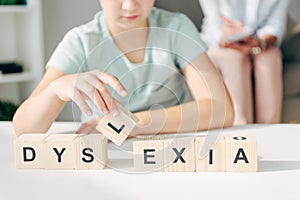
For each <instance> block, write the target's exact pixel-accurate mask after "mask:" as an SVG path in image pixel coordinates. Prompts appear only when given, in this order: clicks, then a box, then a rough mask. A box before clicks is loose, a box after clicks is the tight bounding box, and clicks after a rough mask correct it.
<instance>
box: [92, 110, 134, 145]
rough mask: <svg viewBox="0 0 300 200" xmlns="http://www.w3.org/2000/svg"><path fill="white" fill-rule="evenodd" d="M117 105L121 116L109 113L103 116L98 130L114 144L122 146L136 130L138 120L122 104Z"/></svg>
mask: <svg viewBox="0 0 300 200" xmlns="http://www.w3.org/2000/svg"><path fill="white" fill-rule="evenodd" d="M117 105H118V108H119V111H120V114H119V115H118V116H113V115H112V113H109V114H107V115H105V116H103V118H102V119H101V120H100V122H99V123H98V125H97V127H96V129H97V130H98V131H99V132H100V133H102V134H103V135H104V136H105V137H107V138H108V139H110V140H111V141H112V142H113V143H115V144H116V145H118V146H120V145H121V144H122V143H123V142H124V141H125V140H126V138H127V137H128V135H129V134H130V132H131V131H132V130H133V129H134V127H135V125H136V123H137V122H138V119H137V117H135V116H134V115H133V114H132V113H131V112H129V111H128V110H126V108H124V107H123V106H122V105H121V104H117Z"/></svg>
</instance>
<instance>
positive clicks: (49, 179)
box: [0, 122, 300, 200]
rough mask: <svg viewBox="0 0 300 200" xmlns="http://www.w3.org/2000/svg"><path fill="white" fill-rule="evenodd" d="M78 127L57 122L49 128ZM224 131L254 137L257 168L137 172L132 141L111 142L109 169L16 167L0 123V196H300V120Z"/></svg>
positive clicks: (8, 131) (7, 127) (9, 135)
mask: <svg viewBox="0 0 300 200" xmlns="http://www.w3.org/2000/svg"><path fill="white" fill-rule="evenodd" d="M77 126H78V124H75V123H62V122H60V123H59V122H56V123H55V124H54V125H53V126H52V128H51V129H50V132H65V131H70V130H75V129H76V127H77ZM222 133H223V134H224V135H226V134H232V133H241V134H254V135H256V136H257V140H258V154H259V163H258V165H259V172H257V173H228V172H218V173H211V172H189V173H187V172H186V173H179V172H173V173H171V172H169V173H167V172H155V173H150V174H135V173H134V172H133V169H132V163H133V161H132V159H130V157H131V154H130V151H132V140H129V141H126V142H125V144H124V145H123V148H124V149H125V150H126V151H128V152H127V153H126V152H124V151H117V150H116V148H115V146H114V145H112V144H110V145H109V149H110V150H109V158H110V161H109V166H110V167H112V169H105V170H102V171H75V170H74V171H73V170H16V169H15V165H14V154H13V140H14V138H15V134H14V131H13V127H12V124H11V123H10V122H0V149H1V151H0V199H1V200H8V199H22V200H26V199H28V200H29V199H30V200H33V199H38V200H40V199H45V200H47V199H51V200H52V199H53V200H57V199H72V200H76V199H87V200H90V199H97V200H101V199H105V200H107V199H122V200H123V199H130V200H131V199H138V200H140V199H205V200H206V199H218V200H222V199H230V200H234V199H239V200H240V199H243V200H246V199H249V200H254V199H272V200H276V199H278V200H279V199H280V200H282V199H284V200H291V199H293V200H299V199H300V125H287V124H286V125H247V126H240V127H233V128H230V129H224V130H222ZM125 158H127V159H125Z"/></svg>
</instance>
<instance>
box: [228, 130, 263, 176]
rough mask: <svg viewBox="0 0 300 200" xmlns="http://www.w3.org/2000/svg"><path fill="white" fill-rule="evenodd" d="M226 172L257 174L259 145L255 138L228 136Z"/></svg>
mask: <svg viewBox="0 0 300 200" xmlns="http://www.w3.org/2000/svg"><path fill="white" fill-rule="evenodd" d="M225 141H226V171H227V172H256V171H257V143H256V138H255V136H249V135H248V136H242V135H234V136H226V137H225Z"/></svg>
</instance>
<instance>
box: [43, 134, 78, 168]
mask: <svg viewBox="0 0 300 200" xmlns="http://www.w3.org/2000/svg"><path fill="white" fill-rule="evenodd" d="M77 136H78V135H77V134H50V135H49V136H48V137H47V138H46V139H45V141H44V145H45V155H46V157H47V161H46V169H75V168H76V159H77V157H78V156H79V155H78V153H77V149H76V146H77V145H76V139H77Z"/></svg>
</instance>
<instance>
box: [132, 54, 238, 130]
mask: <svg viewBox="0 0 300 200" xmlns="http://www.w3.org/2000/svg"><path fill="white" fill-rule="evenodd" d="M191 63H192V65H193V66H192V65H188V66H187V67H185V68H184V76H185V77H186V81H187V83H188V85H189V88H190V90H191V92H192V94H193V96H194V101H192V102H188V103H185V104H181V105H177V106H173V107H170V108H166V109H164V110H155V111H151V116H150V113H149V112H148V111H145V112H138V113H135V114H136V116H137V117H139V118H140V123H139V125H138V127H137V128H136V130H135V132H134V133H133V135H140V134H154V133H175V132H193V131H199V130H207V129H212V128H222V127H229V126H232V124H233V120H234V110H233V104H232V102H231V98H230V96H229V93H228V91H227V89H226V87H225V85H224V83H223V80H222V78H221V76H220V74H219V73H218V72H217V70H216V68H215V67H214V65H213V64H212V62H211V60H210V59H209V58H208V56H207V54H206V53H203V54H201V55H200V56H198V57H197V58H196V59H194V60H193V61H192V62H191Z"/></svg>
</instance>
